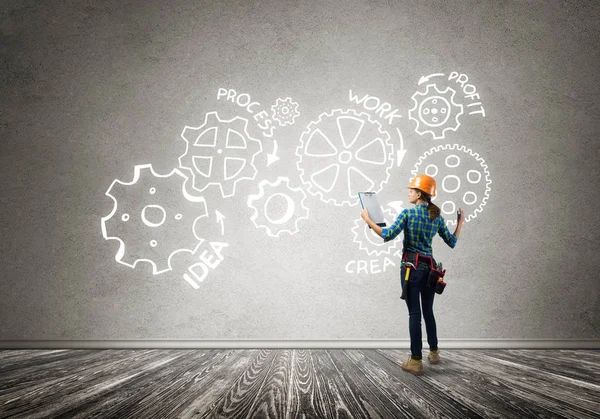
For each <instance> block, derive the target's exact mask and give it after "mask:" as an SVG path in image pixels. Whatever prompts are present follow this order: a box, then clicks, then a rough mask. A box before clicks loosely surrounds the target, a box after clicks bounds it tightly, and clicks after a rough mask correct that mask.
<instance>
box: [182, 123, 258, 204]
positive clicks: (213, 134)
mask: <svg viewBox="0 0 600 419" xmlns="http://www.w3.org/2000/svg"><path fill="white" fill-rule="evenodd" d="M247 127H248V120H247V119H245V118H242V117H239V116H238V117H235V118H233V119H229V120H224V119H221V118H219V115H218V114H217V112H209V113H207V114H206V117H205V120H204V124H202V125H201V126H200V127H196V128H194V127H189V126H186V127H185V128H184V129H183V132H182V133H181V138H183V140H184V141H185V142H186V148H185V153H184V154H182V155H181V156H180V157H179V166H180V167H182V168H185V169H188V170H190V172H191V173H192V183H193V185H192V187H193V188H194V189H195V190H197V191H198V192H202V191H204V190H205V189H206V188H208V186H209V185H217V186H218V187H219V188H220V189H221V194H222V196H223V198H227V197H230V196H232V195H234V194H235V187H236V185H237V183H238V182H239V181H241V180H243V179H248V180H254V178H255V177H256V173H257V169H256V167H255V166H254V158H255V157H256V155H257V154H259V153H260V152H261V151H262V143H261V142H260V141H259V140H257V139H255V138H252V137H251V136H250V134H248V130H247ZM235 143H237V144H235ZM234 144H235V145H234ZM221 155H223V157H220V156H221ZM217 160H218V164H217V163H216V161H217ZM234 164H237V165H238V168H237V169H235V170H230V169H231V167H232V166H234ZM215 175H216V176H218V177H219V180H221V178H223V180H222V181H211V178H213V177H215Z"/></svg>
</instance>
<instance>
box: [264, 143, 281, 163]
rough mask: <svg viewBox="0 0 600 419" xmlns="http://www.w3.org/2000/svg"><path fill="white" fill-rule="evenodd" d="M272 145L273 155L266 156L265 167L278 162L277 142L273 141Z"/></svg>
mask: <svg viewBox="0 0 600 419" xmlns="http://www.w3.org/2000/svg"><path fill="white" fill-rule="evenodd" d="M273 143H274V144H273V153H271V154H267V166H270V165H271V164H272V163H275V162H276V161H277V160H279V156H277V140H273Z"/></svg>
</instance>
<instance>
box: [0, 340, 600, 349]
mask: <svg viewBox="0 0 600 419" xmlns="http://www.w3.org/2000/svg"><path fill="white" fill-rule="evenodd" d="M439 346H440V348H444V349H600V339H439ZM423 347H424V348H427V342H426V341H424V342H423ZM152 348H155V349H205V348H215V349H223V348H237V349H257V348H269V349H285V348H289V349H329V348H331V349H354V348H356V349H358V348H365V349H407V348H408V349H410V340H409V339H203V340H200V339H132V340H125V339H114V340H67V339H65V340H0V349H152Z"/></svg>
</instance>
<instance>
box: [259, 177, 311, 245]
mask: <svg viewBox="0 0 600 419" xmlns="http://www.w3.org/2000/svg"><path fill="white" fill-rule="evenodd" d="M258 189H259V192H258V193H257V194H254V195H250V196H249V197H248V201H247V204H248V207H250V208H252V209H253V210H254V214H252V217H251V220H252V222H253V223H254V225H255V226H256V227H257V228H264V229H265V231H266V232H267V234H268V235H269V236H272V237H279V235H280V234H282V233H289V234H290V235H292V234H294V233H297V232H298V231H299V230H298V222H299V221H300V220H302V219H308V212H309V211H308V207H307V206H306V205H305V201H306V194H305V193H304V191H303V190H302V188H299V187H291V186H290V184H289V179H288V178H287V177H283V176H280V177H278V178H277V180H276V181H275V182H273V183H271V182H269V181H268V180H266V179H265V180H262V181H261V182H260V183H259V184H258ZM274 210H275V211H274ZM282 210H283V211H282ZM273 212H278V213H281V212H283V215H282V216H280V217H278V218H274V217H273V216H272V215H273Z"/></svg>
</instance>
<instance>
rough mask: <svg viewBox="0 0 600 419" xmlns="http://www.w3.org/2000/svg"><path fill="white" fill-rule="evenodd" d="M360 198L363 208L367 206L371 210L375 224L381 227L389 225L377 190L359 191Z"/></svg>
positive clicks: (370, 214)
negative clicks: (376, 192)
mask: <svg viewBox="0 0 600 419" xmlns="http://www.w3.org/2000/svg"><path fill="white" fill-rule="evenodd" d="M358 199H359V200H360V205H361V206H362V207H363V209H365V208H366V209H367V211H369V218H370V219H371V220H373V222H374V223H375V224H377V225H378V226H379V227H386V226H387V224H386V223H385V219H384V218H383V211H382V210H381V205H379V201H378V200H377V195H376V194H375V192H359V193H358ZM369 228H371V226H369Z"/></svg>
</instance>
